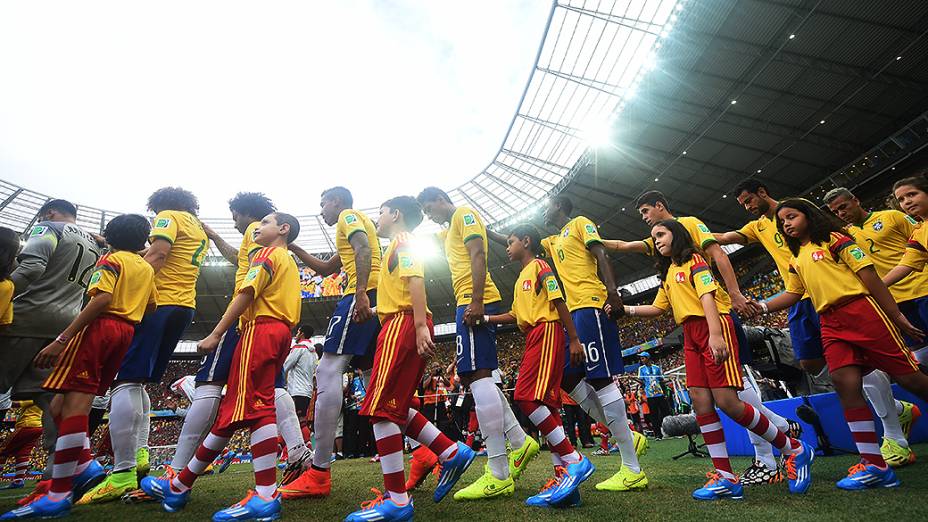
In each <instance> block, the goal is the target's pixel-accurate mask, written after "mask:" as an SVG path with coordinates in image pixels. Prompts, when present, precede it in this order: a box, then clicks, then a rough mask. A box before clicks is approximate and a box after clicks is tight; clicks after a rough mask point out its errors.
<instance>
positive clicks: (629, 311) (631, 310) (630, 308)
mask: <svg viewBox="0 0 928 522" xmlns="http://www.w3.org/2000/svg"><path fill="white" fill-rule="evenodd" d="M625 313H626V314H628V315H635V314H636V311H635V307H634V306H626V307H625Z"/></svg>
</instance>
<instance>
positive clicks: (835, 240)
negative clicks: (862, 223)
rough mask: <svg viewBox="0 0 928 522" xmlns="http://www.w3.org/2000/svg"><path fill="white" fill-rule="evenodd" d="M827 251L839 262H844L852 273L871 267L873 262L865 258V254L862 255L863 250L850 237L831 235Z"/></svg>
mask: <svg viewBox="0 0 928 522" xmlns="http://www.w3.org/2000/svg"><path fill="white" fill-rule="evenodd" d="M828 249H829V250H830V251H831V253H832V255H836V256H837V257H838V258H839V259H841V261H844V263H845V264H846V265H847V266H849V267H850V268H851V270H853V271H854V272H859V271H860V270H861V269H864V268H866V267H868V266H873V262H872V261H870V259H869V258H868V257H867V254H864V251H863V249H861V248H860V247H859V246H857V243H855V242H854V240H853V239H851V238H850V236H845V235H843V234H832V235H831V243H830V244H829V245H828Z"/></svg>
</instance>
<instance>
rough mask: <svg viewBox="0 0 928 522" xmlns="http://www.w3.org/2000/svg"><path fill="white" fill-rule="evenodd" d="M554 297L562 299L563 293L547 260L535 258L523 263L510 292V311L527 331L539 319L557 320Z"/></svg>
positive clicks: (541, 321)
mask: <svg viewBox="0 0 928 522" xmlns="http://www.w3.org/2000/svg"><path fill="white" fill-rule="evenodd" d="M557 299H564V294H562V293H561V287H560V285H559V284H558V283H557V278H556V277H554V272H553V271H552V270H551V267H550V266H548V263H545V262H544V260H542V259H535V260H533V261H532V262H531V263H529V264H527V265H525V267H523V268H522V271H521V272H519V277H518V278H516V283H515V288H514V289H513V293H512V315H514V316H515V318H516V323H518V325H519V328H520V329H521V330H522V331H523V332H527V331H529V330H531V329H532V328H533V327H534V326H535V325H537V324H539V323H544V322H551V321H558V320H559V319H560V317H559V316H558V314H557V308H555V306H554V302H555V301H556V300H557Z"/></svg>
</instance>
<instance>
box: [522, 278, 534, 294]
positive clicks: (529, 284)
mask: <svg viewBox="0 0 928 522" xmlns="http://www.w3.org/2000/svg"><path fill="white" fill-rule="evenodd" d="M531 289H532V280H531V279H526V280H525V281H522V290H525V291H526V292H528V291H530V290H531Z"/></svg>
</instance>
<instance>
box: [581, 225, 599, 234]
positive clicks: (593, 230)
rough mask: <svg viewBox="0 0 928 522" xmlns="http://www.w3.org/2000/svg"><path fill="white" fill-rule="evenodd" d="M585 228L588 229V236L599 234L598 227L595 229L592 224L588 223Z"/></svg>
mask: <svg viewBox="0 0 928 522" xmlns="http://www.w3.org/2000/svg"><path fill="white" fill-rule="evenodd" d="M584 228H585V229H586V233H587V234H594V235H595V234H598V232H597V231H596V227H594V226H593V224H592V223H587V224H586V226H584Z"/></svg>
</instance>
